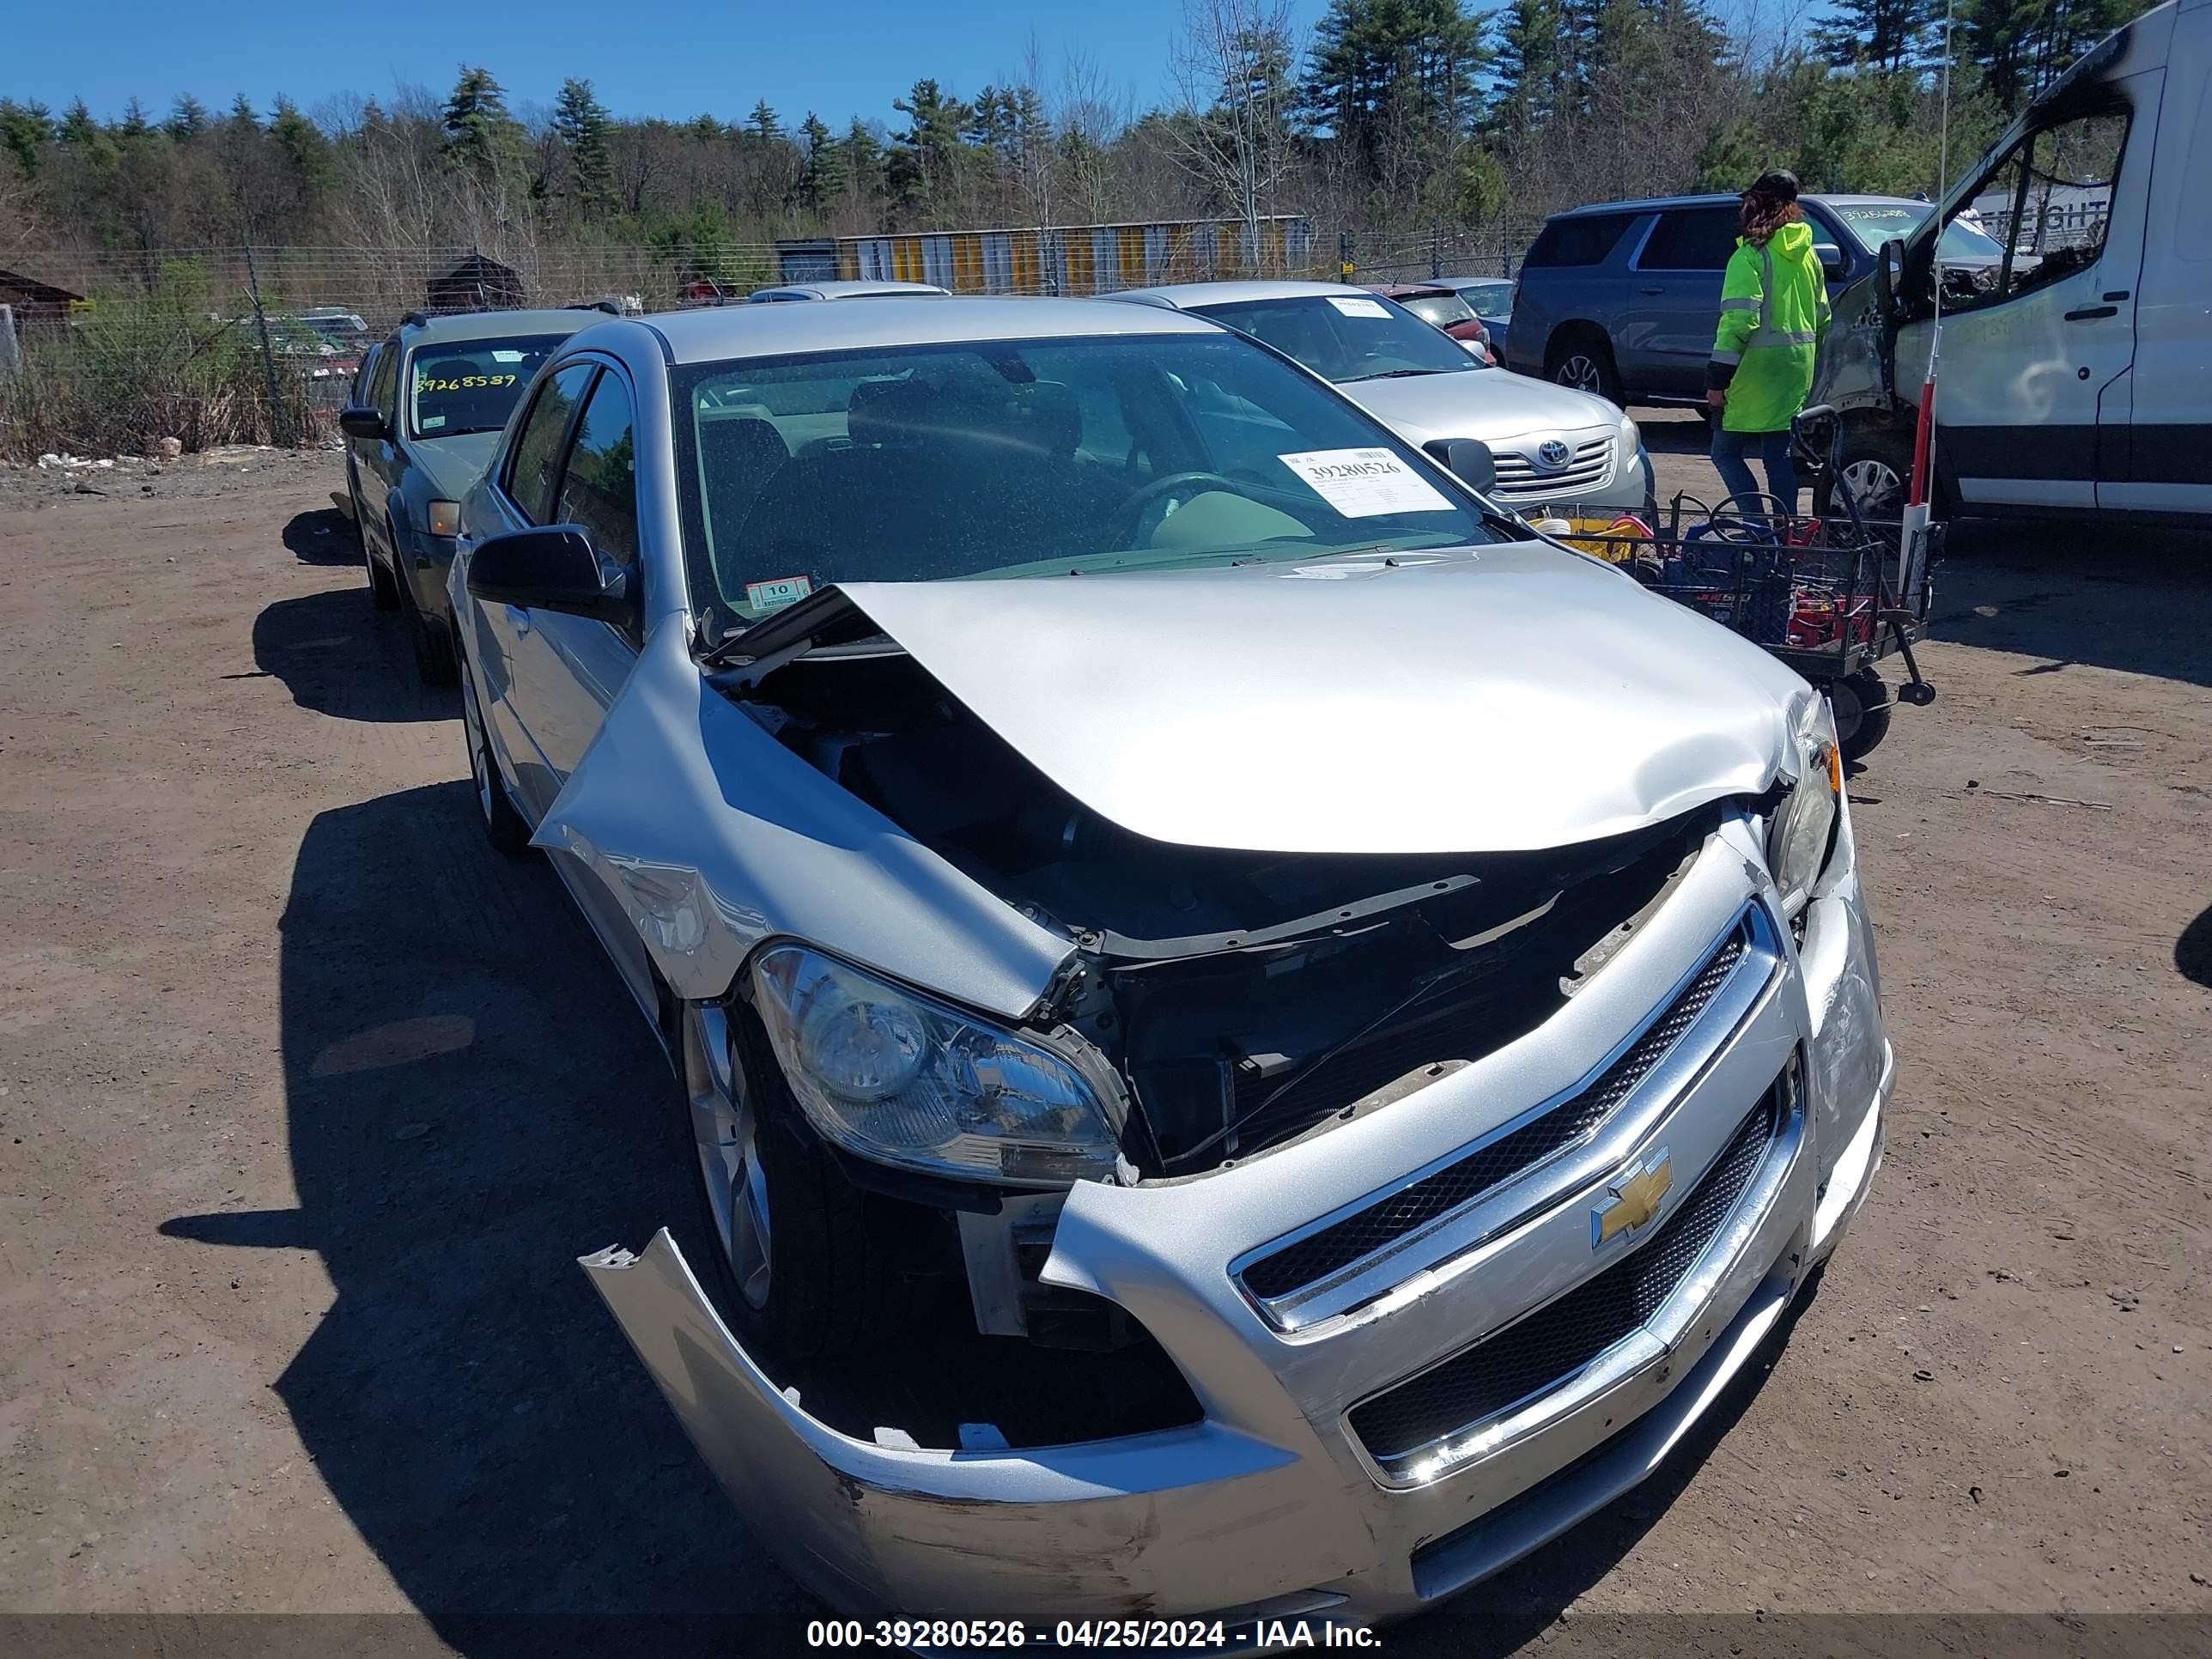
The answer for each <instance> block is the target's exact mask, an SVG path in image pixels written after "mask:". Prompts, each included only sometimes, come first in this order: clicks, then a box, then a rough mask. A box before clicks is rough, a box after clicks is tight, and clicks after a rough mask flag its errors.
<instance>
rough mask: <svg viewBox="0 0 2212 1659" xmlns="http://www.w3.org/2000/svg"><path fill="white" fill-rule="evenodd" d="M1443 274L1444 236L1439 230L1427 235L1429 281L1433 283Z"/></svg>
mask: <svg viewBox="0 0 2212 1659" xmlns="http://www.w3.org/2000/svg"><path fill="white" fill-rule="evenodd" d="M1443 274H1444V234H1443V231H1442V230H1441V229H1438V230H1432V231H1431V232H1430V233H1429V280H1430V281H1431V282H1432V283H1433V282H1435V281H1436V280H1437V277H1439V276H1443Z"/></svg>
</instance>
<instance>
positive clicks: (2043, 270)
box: [1943, 110, 2128, 311]
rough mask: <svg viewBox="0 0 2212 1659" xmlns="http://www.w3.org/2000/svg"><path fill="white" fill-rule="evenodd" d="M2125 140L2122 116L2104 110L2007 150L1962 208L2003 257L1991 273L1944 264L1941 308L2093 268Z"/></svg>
mask: <svg viewBox="0 0 2212 1659" xmlns="http://www.w3.org/2000/svg"><path fill="white" fill-rule="evenodd" d="M2127 139H2128V118H2127V114H2126V112H2124V111H2121V110H2110V111H2104V112H2099V113H2097V114H2093V115H2083V116H2077V117H2076V118H2074V119H2073V120H2070V121H2062V122H2060V123H2059V124H2058V125H2056V126H2050V127H2045V128H2044V129H2043V130H2042V131H2039V132H2034V133H2031V134H2030V135H2028V137H2025V138H2023V139H2021V141H2020V143H2017V144H2015V145H2014V146H2013V148H2012V149H2010V150H2009V151H2008V152H2007V153H2006V155H2005V157H2004V159H2003V160H2002V161H2000V162H1998V163H1997V166H1996V170H1995V171H1993V172H1992V173H1990V175H1989V176H1988V177H1987V178H1985V179H1984V180H1983V181H1982V187H1981V188H1980V189H1979V190H1978V191H1975V192H1974V195H1973V198H1972V201H1971V202H1970V203H1969V204H1968V207H1969V209H1970V210H1972V212H1973V213H1974V215H1975V216H1977V217H1978V218H1979V220H1980V221H1981V228H1982V229H1984V230H1985V231H1987V232H1988V233H1989V234H1990V236H1991V237H1993V238H1994V239H1995V240H1996V243H1997V245H1998V246H1999V247H2000V248H2001V249H2002V252H2003V255H2004V257H2003V258H2002V261H2001V262H2000V264H1998V266H1997V267H1996V270H1985V269H1984V270H1962V269H1959V268H1956V267H1954V266H1953V265H1951V264H1946V266H1945V269H1944V272H1943V303H1944V305H1945V307H1947V308H1948V309H1953V310H1961V311H1963V310H1973V309H1979V308H1981V307H1986V306H1993V305H2002V304H2003V303H2005V302H2006V301H2008V300H2015V299H2018V298H2019V297H2020V296H2021V295H2024V294H2032V293H2033V292H2034V291H2035V290H2036V289H2039V288H2048V287H2049V286H2050V285H2051V283H2056V282H2058V281H2061V280H2062V279H2063V278H2065V277H2068V276H2072V275H2073V274H2074V273H2075V271H2077V270H2087V269H2088V268H2089V267H2090V266H2092V265H2093V264H2096V263H2097V261H2098V259H2099V258H2101V257H2102V256H2103V254H2104V252H2105V232H2106V227H2107V225H2108V224H2109V223H2110V222H2111V218H2112V190H2113V186H2114V185H2115V183H2116V181H2117V180H2118V177H2119V171H2120V153H2121V151H2122V150H2123V149H2124V148H2125V147H2126V144H2127ZM1962 216H1963V215H1962ZM1947 251H1948V250H1947Z"/></svg>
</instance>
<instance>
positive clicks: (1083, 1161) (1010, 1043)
mask: <svg viewBox="0 0 2212 1659" xmlns="http://www.w3.org/2000/svg"><path fill="white" fill-rule="evenodd" d="M752 974H753V988H754V990H755V992H756V993H757V997H758V1000H759V1006H760V1012H761V1019H762V1022H763V1024H765V1025H766V1026H767V1028H768V1035H769V1042H770V1043H771V1044H773V1045H774V1047H775V1057H776V1059H777V1060H780V1061H781V1063H782V1066H783V1072H784V1076H785V1077H786V1078H787V1079H789V1080H790V1083H791V1091H792V1093H793V1095H794V1096H795V1097H797V1098H798V1101H799V1107H800V1109H802V1110H803V1111H805V1114H806V1117H807V1121H809V1122H811V1124H813V1126H814V1127H815V1128H816V1130H817V1132H819V1133H821V1134H822V1135H823V1136H824V1137H825V1138H826V1139H829V1140H832V1141H835V1142H836V1143H837V1144H838V1145H839V1146H843V1147H845V1148H847V1149H848V1151H851V1152H857V1153H858V1154H860V1156H861V1157H862V1158H872V1159H874V1160H875V1161H876V1162H878V1163H880V1164H897V1165H899V1166H901V1167H902V1168H905V1169H910V1170H926V1171H927V1172H929V1173H931V1174H933V1175H949V1176H967V1177H969V1178H970V1179H974V1180H982V1181H1003V1182H1018V1183H1021V1184H1024V1185H1031V1186H1035V1185H1042V1184H1052V1185H1059V1184H1062V1183H1065V1182H1071V1181H1078V1180H1081V1179H1084V1178H1085V1177H1098V1176H1108V1175H1110V1174H1112V1172H1113V1170H1114V1169H1115V1162H1116V1157H1117V1154H1118V1152H1119V1148H1118V1146H1117V1145H1116V1143H1115V1139H1114V1135H1113V1132H1112V1131H1111V1130H1110V1129H1109V1128H1108V1127H1107V1124H1106V1115H1105V1113H1104V1112H1103V1111H1102V1110H1101V1109H1100V1108H1099V1105H1098V1100H1097V1096H1096V1095H1095V1094H1094V1093H1093V1092H1092V1091H1091V1086H1090V1085H1088V1084H1087V1083H1085V1081H1084V1079H1082V1078H1081V1077H1080V1076H1079V1075H1078V1073H1076V1071H1075V1068H1074V1067H1073V1066H1071V1065H1069V1064H1068V1062H1067V1061H1066V1060H1063V1059H1062V1058H1060V1055H1058V1054H1054V1053H1053V1052H1052V1051H1051V1050H1050V1049H1048V1048H1045V1047H1043V1046H1042V1045H1041V1044H1039V1043H1036V1042H1030V1041H1029V1040H1028V1039H1027V1038H1024V1037H1020V1036H1015V1035H1014V1034H1013V1033H1012V1032H1011V1031H1005V1030H999V1029H998V1028H996V1027H995V1026H992V1025H988V1024H985V1023H983V1022H982V1021H981V1020H979V1019H975V1018H971V1017H970V1016H969V1015H966V1014H963V1013H961V1012H958V1011H957V1010H956V1009H953V1008H951V1007H948V1006H945V1004H943V1003H939V1002H935V1001H932V1000H929V999H927V998H925V997H921V996H917V995H915V994H914V993H912V992H910V991H904V990H901V989H899V988H898V987H896V986H893V985H890V984H887V983H886V982H885V981H883V980H880V979H878V978H877V977H876V976H875V975H872V974H869V973H864V972H863V971H861V970H860V969H858V968H854V967H853V966H851V965H850V964H849V963H842V962H839V961H837V960H836V959H835V958H834V957H828V956H824V955H823V954H822V952H820V951H814V950H811V949H809V948H808V947H806V946H805V945H773V946H771V947H769V949H767V950H765V951H762V952H760V953H759V954H758V955H757V956H756V957H754V958H753V968H752Z"/></svg>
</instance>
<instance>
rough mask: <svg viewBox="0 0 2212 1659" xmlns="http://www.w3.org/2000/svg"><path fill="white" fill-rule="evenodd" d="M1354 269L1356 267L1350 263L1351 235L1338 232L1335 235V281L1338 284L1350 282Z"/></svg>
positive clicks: (1342, 231)
mask: <svg viewBox="0 0 2212 1659" xmlns="http://www.w3.org/2000/svg"><path fill="white" fill-rule="evenodd" d="M1355 269H1356V267H1355V266H1354V265H1353V264H1352V233H1351V232H1350V231H1348V230H1340V231H1338V232H1337V233H1336V278H1337V281H1339V282H1340V283H1348V282H1350V281H1351V280H1352V271H1353V270H1355Z"/></svg>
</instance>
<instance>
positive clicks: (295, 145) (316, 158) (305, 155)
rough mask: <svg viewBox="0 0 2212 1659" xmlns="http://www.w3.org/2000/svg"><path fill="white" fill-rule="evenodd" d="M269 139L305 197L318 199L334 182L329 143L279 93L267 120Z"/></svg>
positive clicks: (296, 106)
mask: <svg viewBox="0 0 2212 1659" xmlns="http://www.w3.org/2000/svg"><path fill="white" fill-rule="evenodd" d="M269 138H270V143H273V144H275V145H276V150H277V153H278V154H279V155H283V158H284V160H285V161H287V162H289V164H290V165H291V168H292V171H293V173H295V175H297V177H298V179H299V181H300V185H301V189H303V190H304V191H306V192H307V194H308V195H309V196H319V195H320V194H321V193H322V192H323V191H326V190H328V189H329V188H330V187H331V185H333V184H334V183H336V182H337V162H336V161H335V160H334V159H333V158H332V156H331V141H330V140H329V139H328V138H326V137H324V136H323V130H322V129H321V128H320V127H319V126H317V125H315V124H314V123H313V121H310V120H309V119H308V118H307V117H306V116H304V115H302V114H301V113H300V106H298V105H297V104H295V103H294V102H293V101H292V100H290V99H289V98H287V97H286V96H284V94H283V93H281V92H280V93H278V94H276V113H275V114H274V115H272V116H270V118H269Z"/></svg>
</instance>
